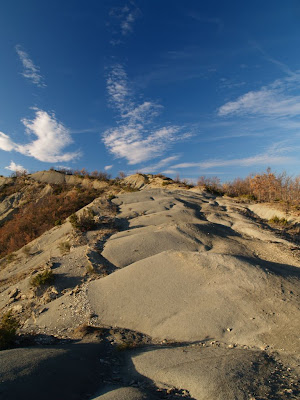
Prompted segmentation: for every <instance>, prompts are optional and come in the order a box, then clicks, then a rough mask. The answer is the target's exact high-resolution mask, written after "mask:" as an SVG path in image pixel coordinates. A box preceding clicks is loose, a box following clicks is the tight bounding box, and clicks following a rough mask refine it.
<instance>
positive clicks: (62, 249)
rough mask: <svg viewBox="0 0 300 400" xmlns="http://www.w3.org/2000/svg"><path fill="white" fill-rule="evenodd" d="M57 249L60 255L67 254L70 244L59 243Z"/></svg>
mask: <svg viewBox="0 0 300 400" xmlns="http://www.w3.org/2000/svg"><path fill="white" fill-rule="evenodd" d="M58 248H59V250H60V252H61V254H62V255H64V254H67V253H69V251H70V248H71V244H70V242H61V243H59V245H58Z"/></svg>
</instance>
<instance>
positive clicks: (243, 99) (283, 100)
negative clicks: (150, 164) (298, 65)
mask: <svg viewBox="0 0 300 400" xmlns="http://www.w3.org/2000/svg"><path fill="white" fill-rule="evenodd" d="M299 84H300V73H297V74H293V75H292V76H289V77H287V78H285V79H278V80H276V81H275V82H273V83H272V84H270V85H268V86H264V87H262V88H261V89H260V90H257V91H250V92H248V93H246V94H244V95H242V96H240V97H238V98H237V99H236V100H235V101H230V102H228V103H225V104H224V105H223V106H222V107H220V108H219V110H218V114H219V116H225V115H230V114H231V115H258V116H266V117H272V118H274V117H275V118H278V117H280V118H282V117H296V116H299V115H300V95H299V94H297V93H294V91H295V89H296V90H298V91H299Z"/></svg>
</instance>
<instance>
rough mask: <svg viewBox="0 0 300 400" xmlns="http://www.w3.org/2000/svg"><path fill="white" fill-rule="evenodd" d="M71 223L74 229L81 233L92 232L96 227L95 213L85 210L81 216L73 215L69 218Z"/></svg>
mask: <svg viewBox="0 0 300 400" xmlns="http://www.w3.org/2000/svg"><path fill="white" fill-rule="evenodd" d="M69 221H70V222H71V225H72V226H73V228H74V229H77V230H79V231H81V232H87V231H90V230H92V229H94V228H95V226H96V223H95V220H94V212H93V210H91V209H85V210H83V212H82V213H81V214H80V215H79V216H78V215H77V214H72V215H71V216H70V218H69Z"/></svg>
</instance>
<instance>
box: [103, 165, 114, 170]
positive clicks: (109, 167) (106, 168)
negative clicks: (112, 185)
mask: <svg viewBox="0 0 300 400" xmlns="http://www.w3.org/2000/svg"><path fill="white" fill-rule="evenodd" d="M112 167H113V165H105V167H104V170H105V171H109V170H110V169H112Z"/></svg>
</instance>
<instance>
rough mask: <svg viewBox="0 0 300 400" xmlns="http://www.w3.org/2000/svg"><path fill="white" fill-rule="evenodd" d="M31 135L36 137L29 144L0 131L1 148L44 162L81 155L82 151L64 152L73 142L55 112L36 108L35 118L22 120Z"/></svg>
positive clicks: (64, 160)
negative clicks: (14, 139) (19, 141)
mask: <svg viewBox="0 0 300 400" xmlns="http://www.w3.org/2000/svg"><path fill="white" fill-rule="evenodd" d="M21 121H22V123H23V125H24V126H25V128H26V132H27V134H28V135H29V136H32V135H33V136H35V137H36V138H35V139H33V140H32V141H30V142H29V143H27V144H19V143H15V142H14V141H13V140H12V139H11V138H10V137H9V136H8V135H6V134H5V133H3V132H0V149H1V150H4V151H16V152H18V153H21V154H24V155H26V156H30V157H33V158H35V159H37V160H39V161H44V162H67V161H70V160H73V159H75V158H77V157H79V155H80V153H79V152H78V151H77V152H73V153H64V149H65V147H67V146H68V145H70V144H72V143H73V140H72V138H71V135H70V132H69V130H68V129H67V128H66V127H65V126H64V125H63V124H62V123H61V122H59V121H57V119H56V117H55V115H54V114H49V113H47V112H46V111H42V110H38V109H36V110H35V118H34V119H32V120H30V119H27V118H24V119H22V120H21Z"/></svg>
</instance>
